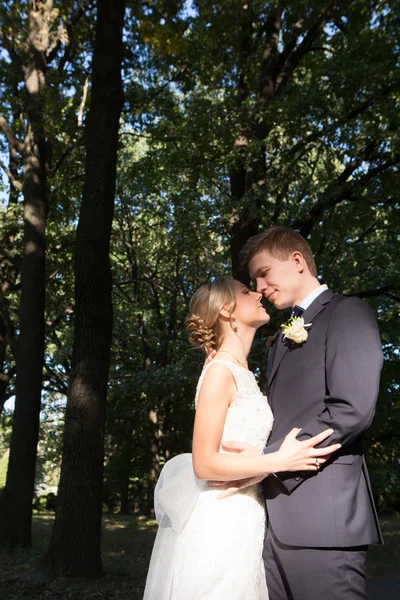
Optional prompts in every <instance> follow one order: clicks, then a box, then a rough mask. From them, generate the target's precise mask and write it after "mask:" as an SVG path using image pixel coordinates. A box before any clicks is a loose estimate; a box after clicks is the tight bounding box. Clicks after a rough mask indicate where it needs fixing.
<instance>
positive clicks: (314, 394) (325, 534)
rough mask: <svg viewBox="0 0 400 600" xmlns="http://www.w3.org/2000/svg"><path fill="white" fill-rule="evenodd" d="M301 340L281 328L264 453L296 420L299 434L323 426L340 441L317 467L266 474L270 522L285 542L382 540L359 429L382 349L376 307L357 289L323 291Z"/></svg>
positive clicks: (369, 415) (371, 406)
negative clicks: (354, 292)
mask: <svg viewBox="0 0 400 600" xmlns="http://www.w3.org/2000/svg"><path fill="white" fill-rule="evenodd" d="M303 317H304V320H305V323H312V326H311V328H310V329H309V336H308V339H307V341H306V342H305V343H304V344H301V345H299V344H295V343H293V342H290V341H288V340H286V341H283V336H280V337H279V338H278V339H277V340H276V342H275V344H274V345H273V347H272V348H271V350H270V356H269V360H268V369H267V380H268V384H267V385H268V390H267V392H268V400H269V403H270V405H271V408H272V411H273V413H274V417H275V421H274V426H273V429H272V432H271V436H270V438H269V440H268V445H267V448H266V449H265V452H266V453H269V452H273V451H274V450H277V449H278V448H279V446H280V444H281V442H282V439H283V438H284V437H285V435H286V434H287V433H288V432H289V431H290V430H291V429H292V428H293V427H301V428H302V431H301V432H300V434H299V436H298V437H299V439H307V438H309V437H311V436H314V435H316V434H317V433H320V432H321V431H323V430H324V429H327V428H330V427H331V428H332V429H334V431H335V432H334V434H333V435H332V436H331V437H330V438H328V440H326V441H325V442H324V443H323V444H322V445H323V446H327V445H330V444H331V443H334V442H340V443H341V444H342V448H341V449H340V450H339V451H338V452H337V453H335V454H334V455H333V456H332V458H331V459H330V460H329V461H328V462H327V463H326V465H324V466H323V467H322V468H321V470H320V471H319V472H317V473H314V472H313V473H306V472H304V473H279V474H278V476H275V475H270V476H269V477H267V478H266V479H265V480H264V493H265V497H266V501H267V510H268V516H269V519H270V523H271V526H272V529H273V531H274V533H275V535H276V537H277V538H278V540H280V541H281V542H283V543H284V544H287V545H294V546H305V547H350V546H360V545H365V544H369V543H373V542H380V541H382V537H381V533H380V529H379V523H378V519H377V514H376V509H375V506H374V502H373V498H372V493H371V486H370V483H369V478H368V472H367V468H366V465H365V461H364V457H363V448H362V434H363V432H364V431H365V430H366V429H367V428H368V427H369V426H370V424H371V422H372V419H373V416H374V411H375V404H376V399H377V396H378V388H379V377H380V371H381V368H382V362H383V356H382V346H381V341H380V337H379V332H378V327H377V324H376V319H375V315H374V313H373V311H372V309H371V308H370V307H369V305H368V304H367V303H366V302H364V301H363V300H360V299H359V298H356V297H344V296H337V295H335V294H334V293H333V292H332V291H331V290H325V291H324V292H322V293H321V294H320V295H319V296H318V297H317V298H316V299H315V300H314V302H313V303H312V304H311V305H310V306H309V307H308V308H307V309H306V311H305V312H304V314H303Z"/></svg>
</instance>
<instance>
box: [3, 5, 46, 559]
mask: <svg viewBox="0 0 400 600" xmlns="http://www.w3.org/2000/svg"><path fill="white" fill-rule="evenodd" d="M40 26H41V25H40V19H39V18H38V17H37V15H36V14H35V13H34V12H31V14H30V36H29V57H28V60H29V73H28V70H27V74H26V80H25V88H26V107H27V112H28V119H29V125H28V131H27V134H26V136H25V140H24V143H23V145H21V148H20V151H21V153H22V155H23V161H24V184H23V194H24V250H23V259H22V267H21V300H20V324H19V329H20V335H19V340H18V349H17V371H16V398H15V409H14V417H13V428H12V434H11V444H10V458H9V463H8V471H7V482H6V489H5V493H4V500H3V503H2V507H1V511H0V542H1V543H10V544H18V545H21V546H25V547H26V546H30V545H31V543H32V539H31V521H32V500H33V493H34V482H35V468H36V452H37V443H38V437H39V415H40V406H41V392H42V371H43V361H44V306H45V229H46V213H47V195H46V187H47V171H48V166H49V161H48V145H47V142H46V136H45V127H44V123H45V119H46V116H45V115H46V110H45V94H44V86H45V74H46V65H45V62H44V59H43V55H42V52H41V51H40V48H39V46H38V40H39V33H38V31H39V29H40Z"/></svg>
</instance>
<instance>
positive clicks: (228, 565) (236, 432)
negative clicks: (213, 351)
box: [143, 360, 273, 600]
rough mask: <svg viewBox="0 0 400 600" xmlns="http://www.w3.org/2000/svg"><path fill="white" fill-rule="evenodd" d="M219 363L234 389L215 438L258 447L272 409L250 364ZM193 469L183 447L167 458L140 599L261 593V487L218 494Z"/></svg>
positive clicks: (246, 598) (255, 598)
mask: <svg viewBox="0 0 400 600" xmlns="http://www.w3.org/2000/svg"><path fill="white" fill-rule="evenodd" d="M215 363H220V364H223V365H226V367H227V368H228V369H229V370H230V371H231V373H232V375H233V377H234V378H235V381H236V385H237V394H236V397H235V399H234V401H233V402H232V403H231V405H230V407H229V409H228V413H227V416H226V421H225V426H224V431H223V436H222V440H223V441H224V440H225V441H243V442H248V443H250V444H252V445H253V446H256V447H257V448H260V450H262V449H263V448H264V447H265V444H266V441H267V438H268V436H269V433H270V431H271V428H272V422H273V417H272V412H271V409H270V407H269V405H268V403H267V399H266V397H265V396H264V395H263V394H262V393H261V391H260V389H259V387H258V385H257V382H256V380H255V378H254V375H253V373H252V372H251V371H248V370H247V369H244V368H243V367H240V366H239V365H236V364H234V363H232V362H229V361H223V360H213V361H212V362H210V363H209V364H208V365H207V366H206V367H205V368H204V369H203V372H202V374H201V377H200V379H199V382H198V385H197V392H196V404H197V398H198V395H199V391H200V388H201V384H202V382H203V378H204V376H205V374H206V372H207V370H208V369H209V368H210V367H211V365H213V364H215ZM219 493H220V490H219V489H213V488H209V487H208V486H207V483H206V482H204V481H200V480H199V479H197V478H196V477H195V475H194V473H193V468H192V461H191V454H182V455H180V456H177V457H175V458H173V459H172V460H170V461H168V463H166V465H165V466H164V468H163V471H162V473H161V476H160V480H159V482H158V483H157V487H156V493H155V511H156V516H157V520H158V524H159V530H158V533H157V538H156V541H155V544H154V548H153V553H152V557H151V562H150V567H149V571H148V575H147V582H146V589H145V594H144V598H143V600H228V599H229V600H268V591H267V586H266V582H265V573H264V565H263V560H262V550H263V541H264V530H265V504H264V500H263V496H262V491H261V486H260V485H259V484H258V485H255V486H251V487H249V488H245V489H244V490H241V491H239V492H238V493H236V494H235V495H233V496H230V497H229V498H225V499H222V500H218V499H217V496H218V494H219Z"/></svg>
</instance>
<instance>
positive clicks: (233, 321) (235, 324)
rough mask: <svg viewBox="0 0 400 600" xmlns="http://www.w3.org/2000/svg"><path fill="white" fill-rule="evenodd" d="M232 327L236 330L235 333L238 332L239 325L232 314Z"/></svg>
mask: <svg viewBox="0 0 400 600" xmlns="http://www.w3.org/2000/svg"><path fill="white" fill-rule="evenodd" d="M232 329H233V331H234V332H235V333H236V332H237V330H238V326H237V323H236V319H235V315H232Z"/></svg>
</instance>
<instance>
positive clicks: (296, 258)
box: [292, 250, 307, 273]
mask: <svg viewBox="0 0 400 600" xmlns="http://www.w3.org/2000/svg"><path fill="white" fill-rule="evenodd" d="M292 260H293V262H294V264H295V267H296V270H297V271H298V272H299V273H302V272H303V271H304V267H305V265H306V264H307V263H306V261H305V260H304V256H303V255H302V253H301V252H298V251H297V250H296V252H293V254H292Z"/></svg>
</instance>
